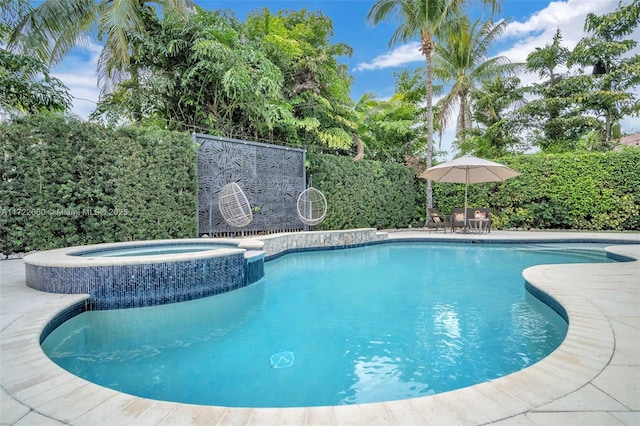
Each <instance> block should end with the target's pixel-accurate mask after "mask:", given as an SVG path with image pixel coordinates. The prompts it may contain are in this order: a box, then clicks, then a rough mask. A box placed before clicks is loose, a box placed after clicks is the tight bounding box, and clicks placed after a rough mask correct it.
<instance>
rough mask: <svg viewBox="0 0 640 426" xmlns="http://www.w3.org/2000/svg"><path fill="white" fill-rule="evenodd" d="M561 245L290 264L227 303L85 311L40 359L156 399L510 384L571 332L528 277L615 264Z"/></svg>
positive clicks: (236, 400)
mask: <svg viewBox="0 0 640 426" xmlns="http://www.w3.org/2000/svg"><path fill="white" fill-rule="evenodd" d="M558 247H559V246H558V245H554V246H553V248H551V247H548V246H547V247H545V246H533V245H528V246H524V245H522V246H520V245H499V244H496V245H471V244H435V243H394V244H378V245H372V246H367V247H361V248H354V249H347V250H333V251H313V252H303V253H296V254H288V255H285V256H282V257H280V258H278V259H276V260H272V261H269V262H267V263H266V265H265V278H263V279H262V280H261V281H259V282H258V283H256V284H254V285H251V286H249V287H245V288H242V289H239V290H235V291H233V292H230V293H225V294H222V295H217V296H214V297H209V298H205V299H200V300H195V301H190V302H184V303H176V304H171V305H164V306H157V307H152V308H138V309H126V310H115V311H94V312H85V313H83V314H81V315H78V316H76V317H74V318H72V319H71V320H69V321H67V322H65V323H64V324H62V325H61V326H60V327H58V328H57V329H56V330H54V332H53V333H52V334H50V335H49V336H48V338H47V339H46V340H45V341H44V343H43V349H44V350H45V352H46V353H47V355H48V356H49V357H51V359H52V360H54V361H55V362H56V363H57V364H59V365H60V366H62V367H63V368H65V369H67V370H68V371H70V372H72V373H74V374H76V375H78V376H81V377H84V378H86V379H87V380H90V381H92V382H96V383H98V384H101V385H103V386H107V387H110V388H113V389H116V390H119V391H122V392H126V393H130V394H134V395H138V396H141V397H146V398H153V399H160V400H170V401H176V402H184V403H193V404H206V405H221V406H232V407H293V406H319V405H340V404H358V403H365V402H379V401H387V400H397V399H406V398H415V397H419V396H424V395H430V394H434V393H439V392H445V391H449V390H453V389H457V388H461V387H465V386H469V385H472V384H476V383H479V382H483V381H487V380H490V379H493V378H497V377H500V376H504V375H506V374H509V373H512V372H515V371H518V370H520V369H522V368H525V367H527V366H529V365H531V364H533V363H535V362H537V361H539V360H540V359H542V358H544V357H545V356H547V355H548V354H549V353H551V352H552V351H553V350H554V349H555V348H556V347H558V345H559V344H560V343H561V342H562V340H563V338H564V336H565V334H566V331H567V323H566V322H565V321H564V320H563V319H562V318H561V317H560V316H559V315H558V314H557V313H556V312H554V311H553V310H551V309H550V308H549V307H548V306H547V305H545V304H544V303H542V302H540V301H539V300H538V299H536V298H535V297H533V296H532V295H530V294H529V293H528V292H527V291H526V290H525V288H524V282H523V278H522V270H523V269H525V268H526V267H528V266H532V265H536V264H543V263H545V264H549V263H579V262H592V263H593V262H607V261H610V260H608V259H607V258H606V255H605V254H604V251H601V250H600V251H592V250H585V249H583V248H580V247H578V248H576V247H575V245H574V246H572V247H571V248H572V249H571V250H558V249H557V248H558ZM579 286H580V283H576V289H579Z"/></svg>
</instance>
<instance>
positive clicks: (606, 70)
mask: <svg viewBox="0 0 640 426" xmlns="http://www.w3.org/2000/svg"><path fill="white" fill-rule="evenodd" d="M639 23H640V2H638V1H634V2H632V3H631V4H629V5H628V6H621V7H619V8H618V9H617V10H616V11H614V12H612V13H609V14H605V15H602V16H597V15H594V14H589V15H587V19H586V23H585V30H586V31H588V32H589V33H591V34H592V35H591V36H588V37H585V38H583V39H582V40H580V42H578V44H577V45H576V47H575V48H574V49H573V51H571V50H569V49H567V48H566V47H563V46H562V36H561V34H560V32H559V31H558V32H556V34H555V36H554V38H553V41H552V43H551V44H548V45H546V46H545V47H544V48H538V49H536V50H535V51H534V52H532V53H531V54H530V55H529V57H528V58H527V67H528V69H529V70H531V71H532V72H535V73H537V74H538V75H539V76H540V77H541V78H542V79H543V80H542V82H541V83H536V84H534V85H532V86H531V87H530V88H529V89H528V90H529V91H530V93H532V94H534V95H535V96H536V99H535V100H533V101H531V102H529V103H528V104H527V105H526V106H525V107H523V108H522V110H521V111H520V121H521V123H522V128H523V130H524V134H525V135H526V137H527V138H528V139H529V140H530V141H531V142H532V143H533V145H535V146H539V147H540V148H541V149H542V150H543V151H546V152H566V151H575V150H602V151H606V150H609V149H611V148H613V147H614V146H615V142H616V140H617V139H619V138H620V136H621V134H620V123H619V122H620V120H621V119H622V118H623V117H624V116H629V115H638V113H640V98H639V97H638V95H637V88H638V87H639V86H640V55H629V52H630V50H631V49H633V48H634V47H635V46H636V45H637V41H635V40H631V39H624V37H626V36H629V35H630V34H631V33H632V32H633V31H634V30H635V29H636V28H637V27H638V24H639ZM584 67H592V69H593V71H591V73H588V72H587V71H586V69H585V68H584ZM564 68H568V70H567V71H565V72H562V71H561V70H562V69H564Z"/></svg>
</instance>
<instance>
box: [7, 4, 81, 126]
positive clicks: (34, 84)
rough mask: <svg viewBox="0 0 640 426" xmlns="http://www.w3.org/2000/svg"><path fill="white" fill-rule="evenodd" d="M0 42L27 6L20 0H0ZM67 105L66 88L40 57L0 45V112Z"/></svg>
mask: <svg viewBox="0 0 640 426" xmlns="http://www.w3.org/2000/svg"><path fill="white" fill-rule="evenodd" d="M0 6H1V7H2V11H3V14H2V20H0V43H2V44H3V43H4V42H6V41H7V40H8V38H9V35H10V34H11V31H12V29H13V28H14V27H15V25H16V24H17V22H18V21H20V19H22V17H23V16H24V15H26V14H28V13H29V11H30V10H31V7H30V5H29V3H28V2H26V1H23V0H0ZM70 105H71V100H70V97H69V93H68V89H67V88H66V87H65V86H64V84H63V83H62V82H61V81H60V80H58V79H57V78H55V77H53V76H51V75H50V73H49V68H48V67H47V66H46V65H45V64H43V63H42V62H41V61H39V60H37V59H34V58H32V57H29V56H25V55H18V54H15V53H11V52H9V51H7V50H6V49H4V48H0V115H15V114H23V113H36V112H43V111H65V110H67V109H68V108H69V107H70Z"/></svg>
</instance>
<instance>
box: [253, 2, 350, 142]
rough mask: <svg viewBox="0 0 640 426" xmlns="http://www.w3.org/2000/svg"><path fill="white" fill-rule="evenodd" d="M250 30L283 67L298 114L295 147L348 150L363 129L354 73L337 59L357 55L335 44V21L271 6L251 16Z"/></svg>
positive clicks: (286, 92)
mask: <svg viewBox="0 0 640 426" xmlns="http://www.w3.org/2000/svg"><path fill="white" fill-rule="evenodd" d="M246 27H247V34H248V36H249V39H250V40H253V41H255V42H256V44H257V46H260V48H261V50H262V51H263V52H265V54H266V55H267V57H268V58H269V59H270V60H271V61H272V62H273V63H274V64H276V66H277V67H278V68H279V69H280V71H281V73H282V75H283V79H284V83H283V85H282V88H283V97H284V100H285V102H286V103H287V104H289V105H290V106H291V110H292V113H293V116H294V118H295V122H294V123H295V130H296V131H295V133H291V132H289V133H285V134H284V135H282V137H283V138H284V140H287V141H288V143H289V144H290V145H297V146H307V147H308V146H316V147H318V148H320V149H321V150H324V149H326V148H329V149H347V148H349V147H350V146H351V144H352V141H353V135H354V132H355V131H356V129H357V128H358V123H357V116H356V115H355V113H354V105H353V101H352V100H351V97H350V87H351V80H352V79H351V77H350V76H349V75H348V70H347V68H346V65H344V64H340V63H339V62H338V60H337V57H340V56H351V54H352V52H353V49H352V48H351V47H349V46H348V45H346V44H344V43H337V44H330V42H329V41H330V39H331V37H332V36H333V23H332V22H331V19H329V18H328V17H325V16H324V15H322V13H320V12H308V11H307V10H306V9H304V8H303V9H301V10H300V11H292V10H287V11H280V12H278V13H277V14H275V15H273V14H272V13H271V12H269V11H268V10H267V9H263V10H262V11H259V12H254V13H251V14H249V16H248V18H247V23H246Z"/></svg>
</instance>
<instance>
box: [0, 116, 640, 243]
mask: <svg viewBox="0 0 640 426" xmlns="http://www.w3.org/2000/svg"><path fill="white" fill-rule="evenodd" d="M0 150H1V152H2V155H3V161H2V163H1V168H0V179H1V180H0V182H1V186H0V242H1V244H2V249H3V250H6V251H13V252H20V251H31V250H45V249H50V248H56V247H65V246H71V245H82V244H93V243H101V242H113V241H129V240H141V239H160V238H186V237H192V236H194V235H195V232H196V216H197V205H196V193H197V182H196V181H197V176H196V155H197V150H196V147H195V146H194V143H193V140H192V138H191V136H189V135H188V134H186V133H175V132H167V131H163V130H159V129H153V128H140V127H127V128H120V129H109V128H104V127H102V126H98V125H95V124H91V123H87V122H83V121H80V120H77V119H74V118H69V117H63V116H60V115H37V116H27V117H23V118H19V119H15V120H13V121H12V122H8V123H2V124H0ZM496 161H498V162H500V163H503V164H506V165H508V166H510V167H512V168H514V169H516V170H518V171H519V172H521V173H522V174H521V175H520V176H518V177H516V178H513V179H509V180H507V181H505V182H499V183H486V184H473V185H470V186H469V207H490V208H491V209H492V210H493V219H494V224H493V227H494V228H500V229H531V228H533V229H581V230H635V231H637V230H640V214H639V213H640V167H639V164H640V150H638V149H628V150H625V151H622V152H607V153H586V154H572V153H567V154H553V155H544V154H535V155H527V156H518V157H506V158H501V159H497V160H496ZM307 171H308V173H309V174H311V175H313V186H314V187H316V188H318V189H319V190H321V191H322V192H323V193H324V194H325V196H326V197H327V202H328V211H327V217H326V219H325V221H324V222H323V223H322V224H320V225H318V226H316V227H314V229H348V228H368V227H373V228H378V229H386V228H407V227H409V226H412V227H416V226H417V227H420V226H423V225H424V220H425V196H424V193H425V180H424V179H419V178H417V177H416V176H415V173H414V171H413V169H411V168H409V167H405V166H402V165H398V164H385V163H380V162H375V161H368V160H361V161H357V162H354V161H352V159H351V158H349V157H344V156H336V155H329V154H314V155H310V156H309V165H308V170H307ZM433 187H434V194H433V202H434V206H435V207H437V208H439V209H440V211H441V212H442V213H445V214H446V213H450V212H451V210H452V209H453V208H455V207H461V206H462V205H463V204H464V185H463V184H447V183H438V182H434V183H433Z"/></svg>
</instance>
